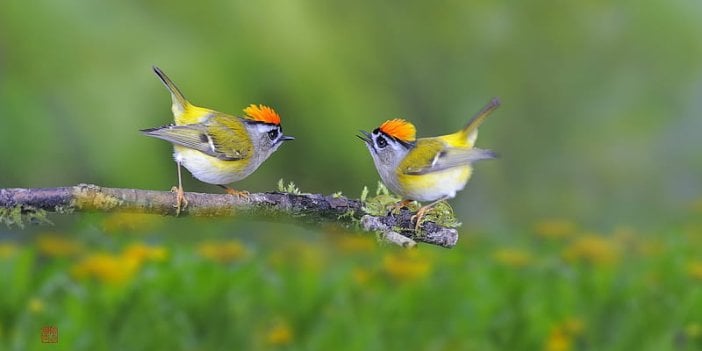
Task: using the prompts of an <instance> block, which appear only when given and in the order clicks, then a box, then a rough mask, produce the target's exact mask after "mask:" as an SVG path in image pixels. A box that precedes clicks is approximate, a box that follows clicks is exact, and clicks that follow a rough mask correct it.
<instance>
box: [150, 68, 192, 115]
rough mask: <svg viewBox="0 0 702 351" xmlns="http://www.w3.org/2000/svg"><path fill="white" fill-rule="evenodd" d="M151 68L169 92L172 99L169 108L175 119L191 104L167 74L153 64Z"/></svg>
mask: <svg viewBox="0 0 702 351" xmlns="http://www.w3.org/2000/svg"><path fill="white" fill-rule="evenodd" d="M153 69H154V73H156V75H157V76H158V78H159V79H160V80H161V82H163V85H165V86H166V88H168V91H169V92H170V93H171V99H173V105H171V110H172V111H173V116H174V117H175V118H176V119H177V118H178V117H180V116H181V115H182V114H184V113H185V112H186V110H187V109H188V107H190V106H191V105H190V103H189V102H188V100H186V99H185V96H183V93H181V92H180V89H178V87H177V86H176V85H175V83H173V81H172V80H171V79H170V78H168V76H167V75H166V74H165V73H163V71H161V69H160V68H158V67H156V66H153Z"/></svg>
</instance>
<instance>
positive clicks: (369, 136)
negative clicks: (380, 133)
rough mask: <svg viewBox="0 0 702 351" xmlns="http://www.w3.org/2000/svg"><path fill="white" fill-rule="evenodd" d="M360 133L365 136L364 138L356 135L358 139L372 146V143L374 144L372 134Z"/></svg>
mask: <svg viewBox="0 0 702 351" xmlns="http://www.w3.org/2000/svg"><path fill="white" fill-rule="evenodd" d="M359 132H361V134H363V136H360V135H356V137H358V138H359V139H361V140H363V141H365V142H366V144H370V143H371V142H372V139H371V133H368V132H366V131H365V130H359Z"/></svg>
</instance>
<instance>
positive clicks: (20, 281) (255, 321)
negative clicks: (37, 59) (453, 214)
mask: <svg viewBox="0 0 702 351" xmlns="http://www.w3.org/2000/svg"><path fill="white" fill-rule="evenodd" d="M115 217H116V218H115ZM134 220H135V221H137V223H142V224H143V223H145V222H149V223H150V224H149V226H150V228H151V229H150V230H149V231H147V232H144V231H137V232H135V231H133V229H131V228H129V225H128V223H130V222H131V219H130V218H129V216H125V215H112V216H102V215H96V216H86V217H83V219H82V220H81V221H80V223H77V225H76V228H77V229H76V231H73V232H70V233H58V232H38V233H36V235H32V236H31V237H32V238H33V239H31V240H29V239H28V238H29V237H24V238H23V239H22V240H3V241H2V242H0V283H1V284H2V286H3V287H4V292H3V294H0V341H1V344H2V345H3V346H2V348H3V349H18V350H19V349H21V350H39V349H43V348H45V347H46V346H47V345H45V344H41V343H40V341H39V330H40V328H41V327H42V326H44V325H54V326H57V327H58V328H59V337H60V340H61V341H60V343H59V344H58V345H56V348H58V349H71V350H80V349H90V350H101V349H151V350H161V349H163V350H167V349H185V350H201V349H207V350H218V349H224V348H229V347H230V346H231V345H236V346H237V348H242V349H260V350H265V349H269V350H273V349H291V350H309V349H339V350H359V349H363V350H386V349H421V350H427V349H435V350H445V349H450V350H456V349H479V350H505V349H510V350H537V349H543V350H632V349H634V350H696V349H699V348H700V347H702V332H700V330H702V314H700V311H702V306H701V305H700V303H701V301H702V285H700V284H702V273H701V272H702V260H700V258H699V255H698V254H697V253H698V252H699V250H700V249H702V231H700V228H702V223H700V222H699V218H690V219H688V220H687V221H685V222H682V223H678V224H676V225H671V226H670V227H669V228H667V229H662V230H661V232H660V233H645V232H639V231H637V230H635V229H633V228H630V227H621V228H615V229H614V230H612V231H610V232H606V233H594V232H592V231H590V230H589V229H588V228H584V227H581V226H580V225H579V224H578V223H575V222H573V221H571V220H568V219H543V220H540V221H538V222H536V223H534V225H533V227H532V228H531V229H522V230H515V231H513V232H511V233H509V239H507V238H505V237H504V236H500V235H492V234H491V233H478V232H467V233H464V235H463V238H462V240H461V242H460V243H459V246H458V247H457V248H455V249H453V250H445V249H439V248H433V247H428V246H422V247H421V249H419V250H404V249H399V248H396V247H388V246H385V247H382V246H381V247H379V246H377V244H376V243H375V242H374V240H373V238H372V237H370V236H361V235H356V234H348V233H339V232H333V231H332V232H325V233H312V232H307V233H306V232H305V231H300V230H297V229H296V228H294V227H292V228H291V227H287V226H283V227H284V228H281V229H285V230H287V231H288V232H289V233H290V235H293V236H292V237H289V236H286V237H281V236H280V235H279V234H278V233H274V232H271V233H267V234H262V235H251V236H248V237H247V236H243V237H238V238H232V237H231V236H219V237H217V236H212V235H189V236H188V238H185V239H183V240H173V237H172V235H171V234H170V231H171V230H172V227H173V226H174V224H171V223H168V222H163V221H162V220H161V219H159V218H143V217H142V216H137V217H136V218H135V219H134ZM182 222H184V223H181V224H179V225H181V226H182V225H184V226H185V227H186V231H187V229H189V228H201V230H202V231H209V230H213V229H215V228H216V227H218V226H219V227H220V229H221V228H231V227H232V226H239V230H241V231H242V232H245V233H253V231H250V230H246V229H247V228H246V227H249V228H248V229H251V228H252V227H251V226H253V227H256V226H257V224H255V223H239V222H231V221H221V222H219V223H209V224H206V225H203V223H202V221H198V220H182ZM116 223H123V224H125V225H117V224H116ZM242 227H243V228H242ZM81 228H82V229H81ZM140 228H141V226H140ZM230 230H232V229H230ZM140 232H141V233H140ZM215 232H216V231H215ZM305 233H306V234H305ZM225 345H228V346H225Z"/></svg>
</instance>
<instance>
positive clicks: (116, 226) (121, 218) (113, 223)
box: [102, 212, 160, 233]
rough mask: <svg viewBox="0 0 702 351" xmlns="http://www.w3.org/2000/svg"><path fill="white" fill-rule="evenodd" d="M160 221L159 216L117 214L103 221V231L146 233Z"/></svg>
mask: <svg viewBox="0 0 702 351" xmlns="http://www.w3.org/2000/svg"><path fill="white" fill-rule="evenodd" d="M159 220H160V217H159V216H156V215H152V214H144V213H127V212H117V213H113V214H110V215H109V216H108V217H107V218H105V219H104V220H103V221H102V229H103V230H104V231H106V232H108V233H113V232H117V231H126V232H145V231H148V230H149V229H151V228H152V227H153V226H154V224H155V223H157V222H158V221H159Z"/></svg>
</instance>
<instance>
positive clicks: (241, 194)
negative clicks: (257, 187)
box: [220, 185, 251, 200]
mask: <svg viewBox="0 0 702 351" xmlns="http://www.w3.org/2000/svg"><path fill="white" fill-rule="evenodd" d="M220 186H221V187H222V188H223V189H224V191H225V192H226V193H227V194H229V195H232V196H236V197H237V198H239V199H242V198H243V199H244V200H247V199H248V198H249V195H250V194H251V193H249V192H248V191H246V190H236V189H233V188H230V187H228V186H225V185H220Z"/></svg>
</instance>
